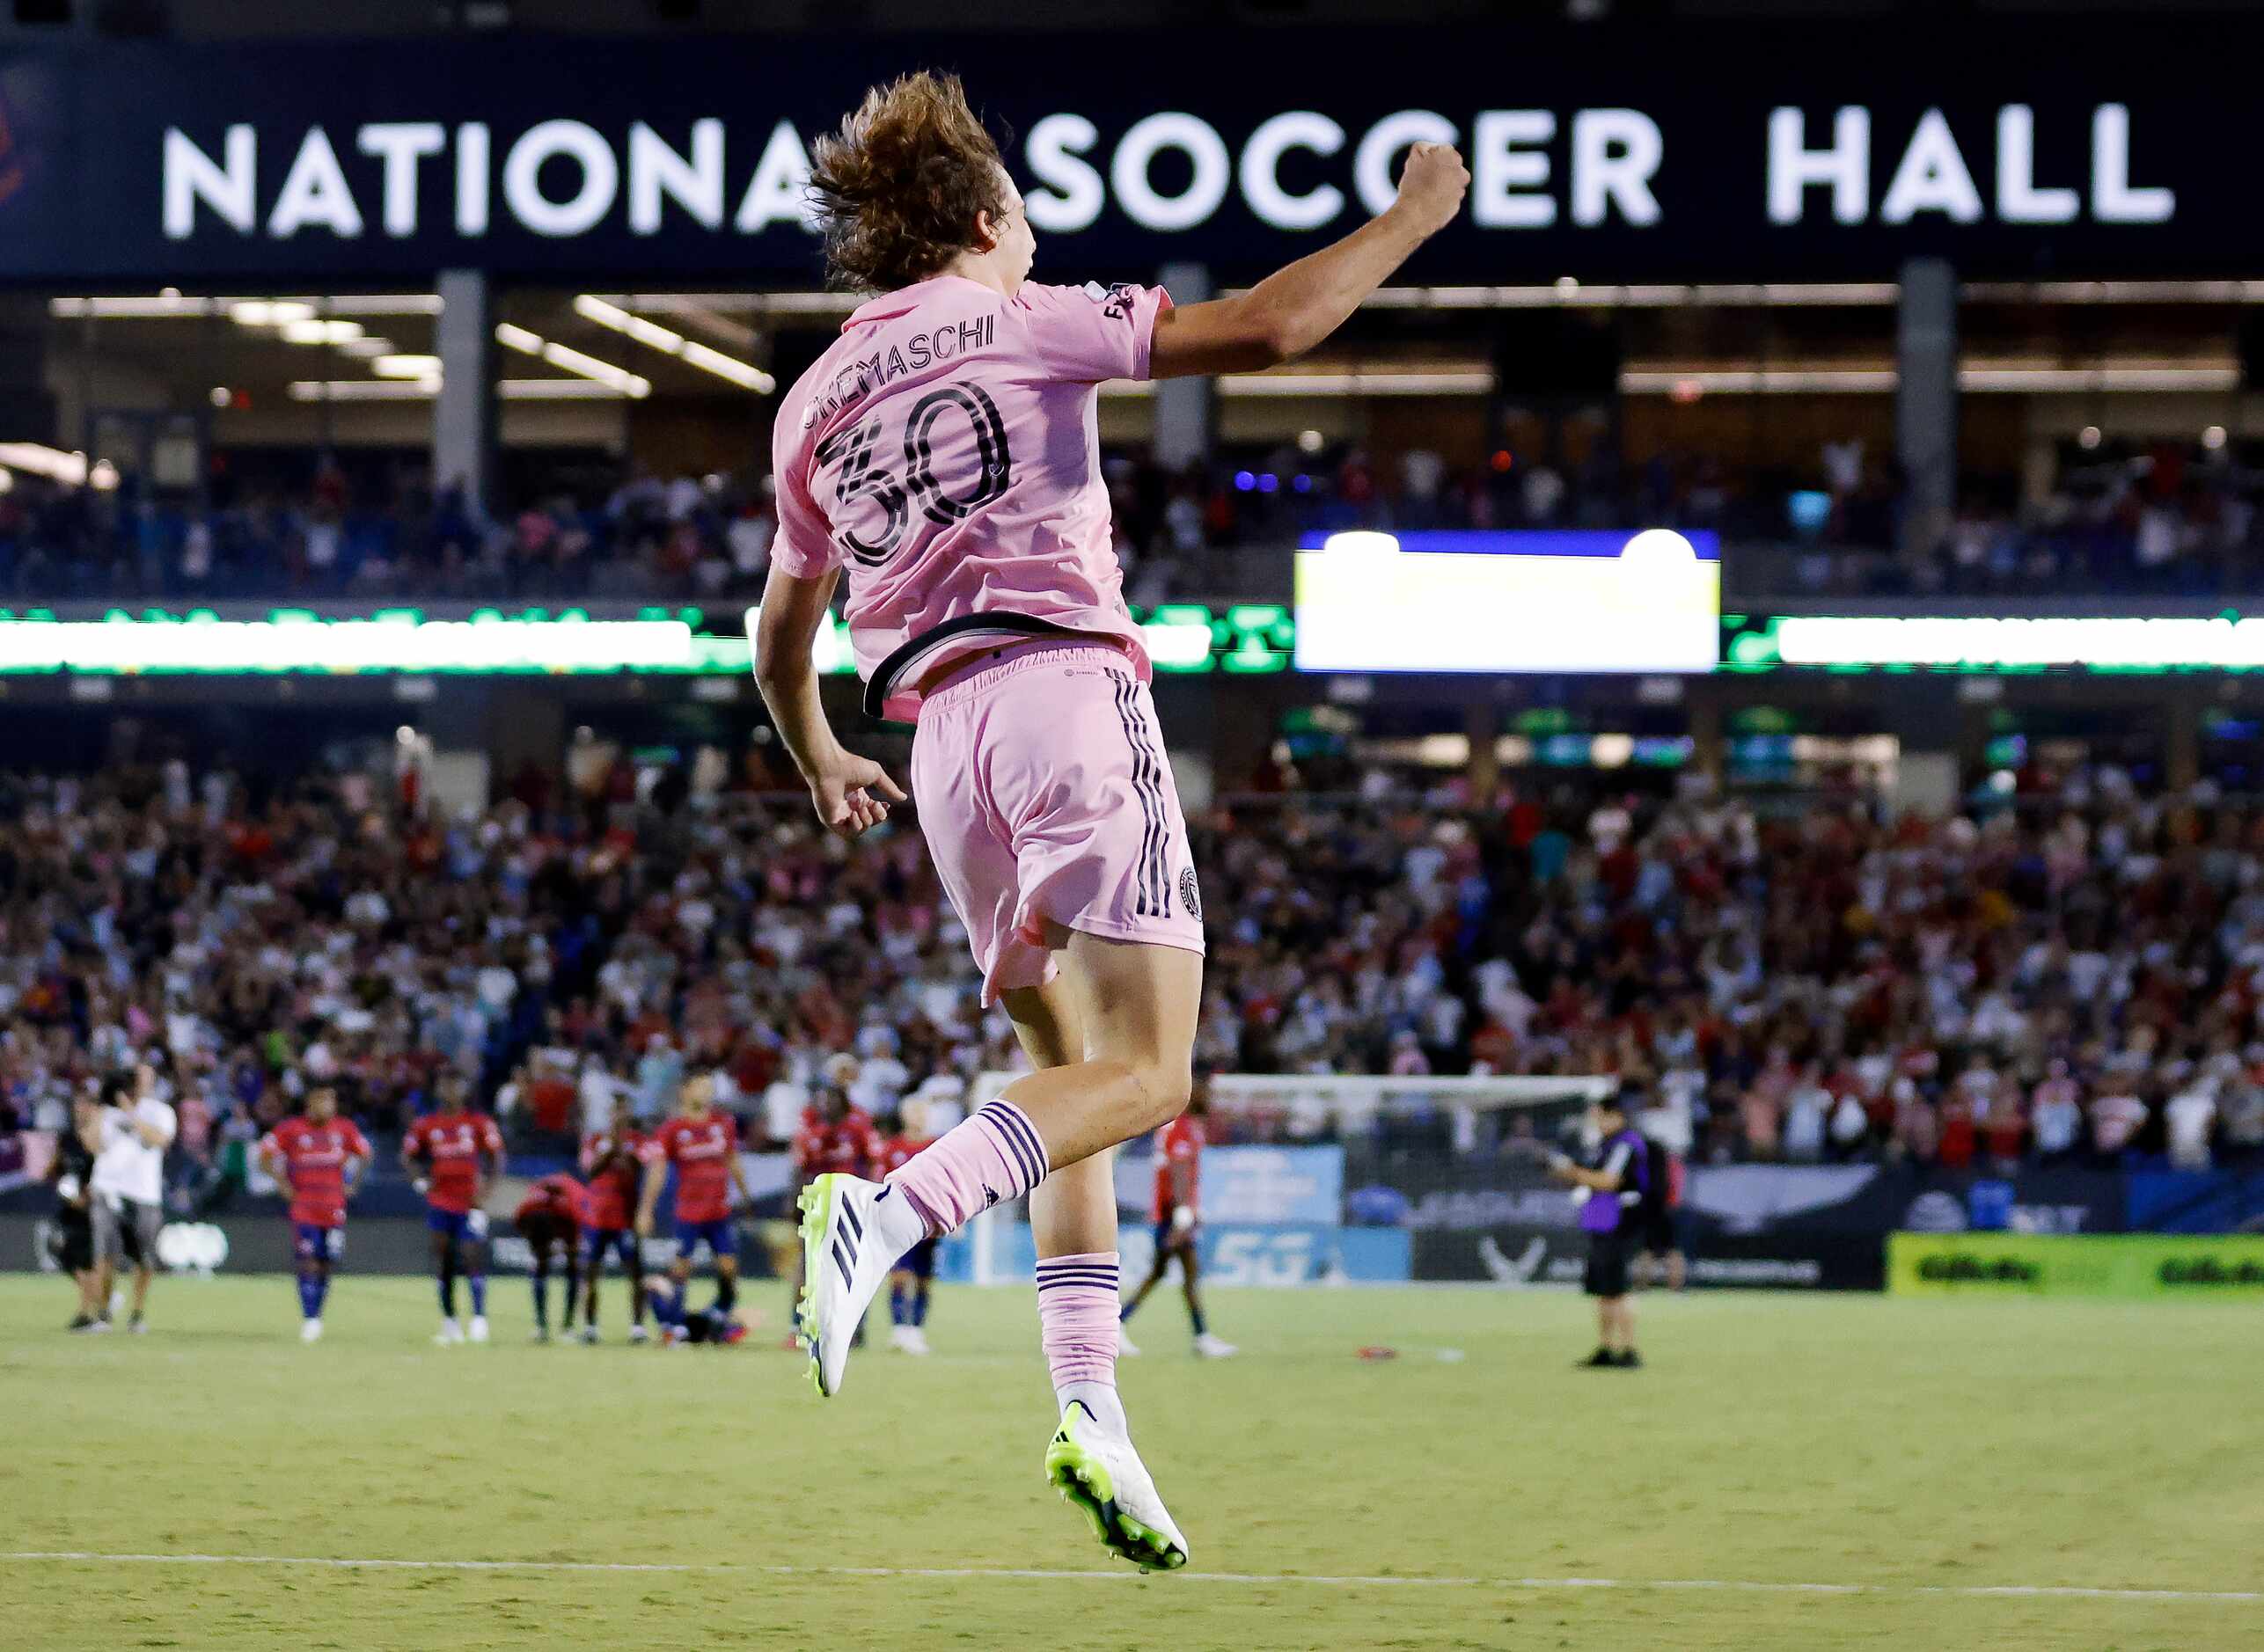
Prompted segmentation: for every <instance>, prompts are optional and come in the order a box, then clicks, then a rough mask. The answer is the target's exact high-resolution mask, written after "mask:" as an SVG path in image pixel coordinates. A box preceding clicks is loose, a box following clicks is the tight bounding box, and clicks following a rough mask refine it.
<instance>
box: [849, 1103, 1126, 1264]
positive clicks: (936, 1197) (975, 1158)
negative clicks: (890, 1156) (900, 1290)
mask: <svg viewBox="0 0 2264 1652" xmlns="http://www.w3.org/2000/svg"><path fill="white" fill-rule="evenodd" d="M1047 1168H1048V1166H1047V1165H1046V1162H1045V1144H1044V1142H1042V1141H1040V1140H1039V1139H1038V1135H1037V1126H1035V1125H1033V1124H1032V1123H1031V1122H1029V1117H1028V1116H1027V1115H1025V1114H1024V1113H1023V1112H1022V1109H1021V1108H1020V1107H1016V1106H1015V1104H1014V1103H1013V1102H1011V1101H1006V1100H999V1101H986V1102H985V1103H984V1104H983V1105H982V1106H981V1107H978V1108H977V1109H976V1110H975V1115H974V1116H973V1117H972V1118H969V1119H965V1120H963V1121H962V1122H959V1123H958V1124H956V1125H955V1126H953V1127H952V1128H951V1129H949V1130H948V1131H946V1132H945V1133H944V1135H943V1137H942V1139H941V1140H939V1141H935V1142H932V1143H930V1144H928V1145H927V1146H926V1147H924V1148H922V1149H921V1150H920V1153H919V1156H918V1157H917V1158H915V1159H912V1161H911V1162H910V1163H909V1164H907V1165H905V1166H904V1167H903V1168H902V1169H901V1170H898V1171H895V1172H893V1173H890V1177H889V1185H890V1186H891V1187H893V1188H896V1189H897V1190H898V1192H900V1193H902V1194H903V1195H904V1196H905V1202H907V1203H909V1204H910V1205H911V1206H912V1209H913V1210H916V1211H918V1212H919V1213H920V1219H921V1220H922V1221H924V1222H926V1223H927V1233H928V1237H929V1238H931V1239H933V1238H936V1237H938V1236H940V1235H942V1234H945V1233H949V1232H953V1231H954V1230H955V1229H956V1228H958V1227H959V1226H960V1225H962V1224H963V1223H965V1222H966V1221H967V1220H968V1219H969V1218H971V1217H974V1216H977V1215H978V1214H980V1213H981V1212H982V1211H985V1210H989V1209H990V1208H991V1207H992V1206H993V1205H994V1204H998V1203H1000V1202H1004V1201H1006V1200H1008V1199H1019V1198H1021V1197H1022V1195H1024V1194H1026V1193H1028V1192H1029V1190H1030V1189H1031V1188H1035V1187H1036V1186H1037V1184H1038V1183H1039V1182H1041V1181H1044V1180H1045V1173H1046V1170H1047ZM1110 1265H1111V1266H1112V1267H1113V1266H1114V1261H1113V1259H1111V1263H1110Z"/></svg>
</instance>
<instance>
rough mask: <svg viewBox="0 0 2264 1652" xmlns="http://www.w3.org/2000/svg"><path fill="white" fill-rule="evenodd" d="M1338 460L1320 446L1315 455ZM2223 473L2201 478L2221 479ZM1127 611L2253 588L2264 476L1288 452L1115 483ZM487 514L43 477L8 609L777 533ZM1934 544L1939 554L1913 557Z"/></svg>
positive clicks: (603, 514)
mask: <svg viewBox="0 0 2264 1652" xmlns="http://www.w3.org/2000/svg"><path fill="white" fill-rule="evenodd" d="M1306 434H1307V435H1308V437H1317V433H1314V432H1308V433H1306ZM2204 461H2205V462H2204ZM1107 472H1108V478H1109V486H1110V497H1111V499H1112V501H1113V503H1114V506H1115V535H1116V541H1117V554H1118V556H1119V558H1120V559H1121V560H1122V562H1123V564H1124V567H1125V575H1126V594H1127V596H1129V597H1130V599H1131V600H1132V601H1133V602H1135V603H1142V604H1148V603H1157V602H1162V601H1167V600H1169V599H1172V598H1176V597H1187V596H1198V597H1200V596H1211V597H1218V596H1238V597H1245V598H1254V597H1262V596H1270V595H1271V596H1279V595H1281V594H1282V593H1281V592H1280V591H1278V590H1273V589H1271V585H1274V584H1279V582H1280V581H1281V579H1282V578H1283V576H1284V574H1285V572H1286V564H1282V563H1280V561H1279V559H1275V560H1274V563H1273V564H1272V565H1271V566H1270V567H1259V566H1254V565H1253V564H1252V563H1251V561H1250V560H1249V559H1248V558H1244V557H1240V556H1238V555H1237V554H1236V553H1237V552H1241V551H1244V550H1248V549H1251V548H1253V547H1257V548H1273V549H1279V547H1281V546H1283V545H1290V544H1293V543H1294V542H1295V541H1296V540H1297V538H1298V537H1300V536H1301V535H1303V534H1307V533H1312V532H1327V531H1334V530H1339V529H1345V528H1397V529H1403V530H1408V529H1437V528H1445V529H1513V528H1591V529H1611V528H1623V527H1630V526H1659V525H1667V526H1674V527H1680V528H1684V529H1707V530H1713V531H1716V532H1718V533H1720V534H1721V535H1722V536H1723V537H1724V538H1725V540H1727V541H1729V542H1731V543H1732V544H1733V545H1736V546H1739V547H1741V548H1742V550H1743V552H1744V561H1745V566H1744V567H1740V566H1739V562H1740V559H1739V558H1736V557H1733V559H1732V563H1731V566H1730V568H1729V575H1730V577H1731V579H1732V581H1733V583H1735V582H1737V581H1740V580H1742V581H1744V583H1745V587H1746V588H1748V589H1762V588H1771V589H1774V588H1799V589H1806V590H1809V591H1813V592H1816V593H1819V594H1825V593H1829V594H1850V595H1853V594H1888V595H1929V594H1940V595H1962V596H1979V595H1991V594H2004V593H2018V592H2026V591H2032V590H2035V589H2038V588H2050V589H2054V590H2056V591H2061V592H2070V591H2097V592H2118V593H2128V594H2134V595H2155V596H2215V595H2221V594H2225V593H2231V592H2238V591H2244V590H2249V589H2253V588H2254V587H2255V584H2256V581H2257V578H2258V575H2259V573H2260V570H2264V538H2260V535H2264V523H2260V520H2259V515H2258V512H2257V510H2256V501H2257V500H2258V498H2259V497H2260V495H2264V478H2260V477H2258V476H2256V475H2253V474H2251V473H2250V472H2249V471H2247V470H2246V468H2245V467H2243V466H2241V465H2239V464H2235V463H2233V462H2232V461H2231V459H2230V457H2229V456H2227V455H2225V454H2224V453H2221V452H2220V453H2216V454H2208V453H2202V454H2201V455H2200V456H2199V457H2198V458H2196V457H2194V456H2192V455H2188V454H2187V453H2185V452H2183V451H2182V450H2178V449H2176V448H2174V447H2168V446H2165V447H2163V448H2159V449H2157V450H2150V451H2148V452H2145V453H2142V454H2138V455H2136V456H2133V457H2128V458H2125V459H2121V460H2118V461H2115V462H2112V463H2108V462H2101V463H2098V464H2087V465H2084V466H2080V467H2077V466H2070V467H2069V469H2068V470H2067V471H2065V473H2064V474H2063V477H2062V479H2061V480H2060V482H2059V483H2058V485H2057V486H2055V489H2054V490H2053V491H2052V492H2050V493H2049V494H2048V496H2047V497H2045V498H2043V499H2042V500H2041V501H2034V502H2033V503H2032V504H2030V505H2029V506H2027V507H2026V508H2015V507H2014V506H2012V505H2011V504H2010V503H2004V502H1994V503H1993V502H1988V501H1990V500H1992V499H1993V498H1997V497H1998V496H2001V495H2003V494H2004V493H2005V492H2006V491H2007V490H2006V489H2004V488H1998V489H1997V490H1995V493H1994V494H1992V493H1991V492H1990V491H1989V490H1987V489H1977V490H1976V491H1975V493H1973V494H1972V495H1971V496H1970V497H1969V498H1968V499H1967V501H1966V502H1965V503H1964V504H1963V505H1962V506H1961V507H1960V509H1959V510H1958V511H1957V512H1956V513H1955V515H1953V517H1952V518H1951V519H1950V520H1948V521H1945V522H1944V523H1939V524H1938V525H1928V526H1923V527H1918V526H1914V525H1913V524H1911V523H1909V522H1907V521H1906V513H1905V507H1904V501H1903V500H1902V497H1901V493H1900V492H1899V490H1898V488H1897V486H1896V484H1895V480H1894V478H1893V477H1892V476H1891V475H1890V474H1888V473H1887V472H1886V471H1884V470H1882V468H1881V467H1880V465H1879V463H1878V462H1877V460H1876V458H1875V457H1874V458H1872V459H1870V460H1866V458H1865V454H1864V450H1863V447H1862V444H1860V443H1857V442H1840V443H1826V444H1825V445H1824V446H1823V447H1822V448H1821V450H1820V457H1819V460H1818V462H1817V464H1815V465H1814V466H1813V467H1811V468H1810V469H1809V470H1808V471H1806V472H1804V473H1799V474H1792V473H1775V472H1771V473H1768V474H1757V473H1753V472H1750V471H1740V470H1738V469H1737V468H1735V467H1733V466H1732V465H1730V464H1727V463H1725V461H1724V460H1723V459H1722V458H1720V457H1718V456H1714V455H1709V454H1703V453H1689V454H1670V455H1660V456H1658V457H1653V458H1652V459H1651V460H1649V461H1648V462H1646V463H1645V464H1642V465H1640V466H1634V467H1622V466H1620V465H1618V464H1614V463H1611V462H1608V460H1606V459H1604V458H1602V457H1590V458H1587V459H1585V460H1583V461H1582V462H1580V463H1578V464H1574V463H1570V462H1565V463H1561V464H1560V463H1556V462H1552V461H1551V460H1550V459H1548V458H1546V457H1539V458H1533V459H1529V460H1528V459H1522V458H1519V457H1515V456H1513V455H1512V454H1510V453H1509V452H1507V451H1506V450H1503V451H1500V452H1498V453H1496V454H1495V455H1493V456H1492V457H1491V460H1490V461H1489V462H1487V463H1485V464H1450V463H1449V462H1448V461H1447V459H1446V458H1445V457H1442V456H1441V455H1440V454H1439V453H1437V452H1434V451H1432V450H1427V449H1423V448H1410V449H1405V450H1398V451H1394V452H1390V453H1379V452H1370V451H1369V450H1366V449H1363V448H1361V447H1359V446H1348V445H1345V444H1342V443H1337V444H1318V443H1316V444H1315V445H1312V446H1309V447H1308V446H1306V445H1302V444H1301V443H1297V442H1288V443H1283V444H1281V445H1280V446H1279V447H1277V448H1274V449H1272V450H1265V451H1260V450H1244V451H1241V452H1239V453H1238V454H1236V455H1234V456H1229V457H1223V458H1221V459H1220V461H1219V462H1217V463H1216V464H1213V465H1211V466H1208V467H1196V468H1191V469H1190V470H1187V471H1181V472H1175V471H1167V470H1165V469H1162V468H1161V467H1159V466H1158V465H1156V464H1154V463H1153V462H1152V461H1150V460H1149V459H1148V457H1147V456H1146V455H1145V454H1144V453H1141V452H1138V451H1117V452H1114V453H1112V454H1111V455H1110V457H1109V458H1108V460H1107ZM522 491H523V492H524V493H525V495H526V496H525V498H524V500H523V501H521V502H519V503H518V504H517V505H515V506H513V507H511V508H505V509H499V510H497V511H496V512H495V513H494V514H492V515H490V514H487V513H486V512H483V511H482V510H480V508H476V507H475V506H473V504H472V503H471V502H469V501H467V500H466V499H465V497H464V496H463V494H462V493H461V491H460V490H458V489H453V488H450V487H446V486H443V487H442V488H440V489H439V490H438V491H437V492H436V491H435V490H433V489H431V488H430V487H429V486H423V485H421V483H419V482H417V481H414V480H412V481H409V482H406V483H404V482H401V481H399V479H394V478H392V477H389V476H379V475H377V474H374V473H373V474H370V475H360V474H357V475H356V477H355V478H353V479H349V478H348V475H347V473H346V472H345V471H342V470H341V469H340V468H338V467H337V466H336V465H329V464H326V465H320V466H316V467H314V468H313V469H312V471H311V480H310V481H308V482H307V483H305V484H304V486H281V485H279V484H278V485H274V486H270V485H267V484H266V483H265V482H262V481H255V480H251V479H246V480H243V481H239V482H236V483H233V484H231V486H228V487H226V488H224V489H222V490H218V491H217V492H216V494H215V498H214V502H212V503H211V504H209V505H208V506H203V507H196V506H192V505H187V504H180V503H159V502H156V501H150V500H148V499H143V498H140V497H137V496H136V492H135V490H134V489H133V488H132V487H131V486H128V487H126V488H122V489H120V490H118V491H116V492H114V493H98V492H95V491H92V490H89V489H81V488H66V487H59V486H54V485H52V484H48V483H46V482H43V481H41V480H40V479H37V478H33V477H24V478H19V479H18V480H17V483H16V486H14V487H13V488H11V489H10V490H9V491H7V492H5V493H0V596H11V597H14V598H16V599H18V600H22V599H25V598H27V597H31V596H38V597H40V598H43V599H46V600H48V601H60V600H91V601H101V600H109V599H119V598H135V599H143V600H165V601H171V602H194V601H212V600H221V599H249V600H282V599H288V600H317V599H323V598H330V599H339V600H392V599H413V600H414V599H424V600H459V601H464V600H478V601H495V600H522V599H524V600H555V599H558V598H577V599H585V600H604V599H608V598H611V599H617V600H619V599H645V598H649V599H654V600H678V601H683V600H689V601H700V600H722V599H735V598H751V597H753V596H757V595H758V594H759V593H760V590H761V588H762V582H763V579H764V576H765V574H766V571H767V569H768V567H769V562H770V543H771V537H772V536H773V533H774V532H775V531H776V525H777V518H776V511H775V508H774V505H773V498H772V493H771V487H770V479H769V478H768V476H767V475H764V474H759V473H757V474H750V475H744V476H726V475H720V474H718V475H709V476H704V477H700V476H676V477H670V478H663V477H660V476H656V475H654V474H651V473H650V472H648V471H644V470H641V469H638V468H634V467H632V468H631V469H629V470H628V471H626V473H624V474H622V475H619V477H617V478H615V479H613V480H612V482H611V483H610V484H607V485H604V486H599V485H596V484H593V483H592V482H591V481H590V479H589V477H588V476H587V475H585V474H582V473H579V472H577V473H575V475H574V476H573V477H572V478H571V479H568V478H566V477H564V476H561V478H559V479H556V480H554V481H553V483H551V484H549V485H541V484H529V485H528V486H525V487H524V488H523V489H522ZM1914 536H1915V537H1916V542H1917V543H1918V545H1919V547H1920V548H1919V549H1918V550H1917V551H1916V553H1912V554H1905V553H1903V552H1898V551H1896V550H1894V549H1893V547H1894V546H1896V545H1901V544H1903V543H1904V542H1905V541H1906V540H1909V539H1911V538H1913V537H1914Z"/></svg>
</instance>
